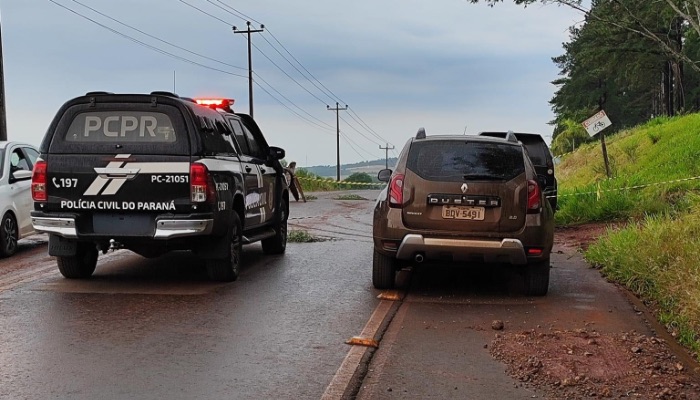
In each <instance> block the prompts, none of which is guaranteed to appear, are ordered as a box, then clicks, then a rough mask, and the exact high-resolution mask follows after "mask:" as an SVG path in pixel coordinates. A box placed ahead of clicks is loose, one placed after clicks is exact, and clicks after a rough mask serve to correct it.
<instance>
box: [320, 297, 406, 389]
mask: <svg viewBox="0 0 700 400" xmlns="http://www.w3.org/2000/svg"><path fill="white" fill-rule="evenodd" d="M405 296H406V293H405V291H403V290H385V291H383V292H382V293H380V294H379V296H377V298H379V299H380V300H381V301H380V302H379V304H378V305H377V307H376V308H375V309H374V312H373V313H372V316H371V317H370V318H369V320H368V321H367V324H365V327H364V328H363V329H362V332H361V333H360V335H359V336H354V337H352V338H350V339H348V340H347V341H346V342H345V343H346V344H349V345H351V346H352V348H351V349H350V351H349V352H348V354H347V355H346V356H345V359H344V360H343V362H342V364H341V365H340V367H339V368H338V370H337V371H336V373H335V375H334V376H333V379H331V382H330V383H329V384H328V386H327V387H326V391H325V392H324V393H323V396H321V400H349V399H354V398H355V397H356V396H357V394H358V392H359V391H360V387H361V386H362V381H363V380H364V378H365V376H366V375H367V370H368V367H369V364H370V361H372V356H374V353H375V352H376V350H377V348H378V347H379V343H380V342H381V340H382V337H383V336H384V333H385V332H386V330H387V328H388V327H389V324H390V323H391V321H392V320H393V319H394V316H395V315H396V313H397V311H398V310H399V307H401V304H402V303H403V299H404V297H405Z"/></svg>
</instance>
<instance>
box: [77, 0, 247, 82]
mask: <svg viewBox="0 0 700 400" xmlns="http://www.w3.org/2000/svg"><path fill="white" fill-rule="evenodd" d="M71 1H72V2H74V3H77V4H80V5H81V6H83V7H85V8H87V9H88V10H90V11H92V12H94V13H97V14H99V15H101V16H103V17H105V18H107V19H110V20H112V21H114V22H116V23H118V24H119V25H122V26H125V27H127V28H129V29H133V30H135V31H136V32H138V33H140V34H142V35H145V36H148V37H150V38H151V39H155V40H157V41H159V42H161V43H165V44H167V45H169V46H172V47H175V48H176V49H180V50H183V51H186V52H188V53H190V54H193V55H195V56H198V57H202V58H204V59H207V60H209V61H214V62H216V63H219V64H222V65H226V66H228V67H231V68H236V69H242V70H245V68H243V67H239V66H237V65H232V64H229V63H226V62H223V61H219V60H217V59H214V58H211V57H208V56H205V55H203V54H200V53H197V52H195V51H192V50H188V49H186V48H184V47H182V46H178V45H176V44H173V43H171V42H169V41H167V40H164V39H161V38H159V37H156V36H154V35H151V34H150V33H147V32H144V31H142V30H141V29H138V28H135V27H133V26H131V25H129V24H126V23H124V22H122V21H119V20H118V19H116V18H112V17H110V16H109V15H107V14H105V13H102V12H100V11H98V10H96V9H94V8H92V7H90V6H88V5H85V4H83V3H81V2H80V1H78V0H71Z"/></svg>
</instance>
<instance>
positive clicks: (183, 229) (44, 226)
mask: <svg viewBox="0 0 700 400" xmlns="http://www.w3.org/2000/svg"><path fill="white" fill-rule="evenodd" d="M75 220H76V219H75V217H39V216H32V225H33V226H34V229H35V230H36V231H38V232H45V233H51V234H55V235H58V236H61V237H63V238H66V239H77V238H78V235H79V233H78V229H77V227H76V221H75ZM213 227H214V220H213V219H208V218H204V219H168V218H160V219H157V220H156V229H155V232H154V234H153V235H152V236H151V237H152V238H153V239H163V240H165V239H172V238H177V237H185V236H199V235H208V234H210V233H211V232H212V229H213ZM80 236H85V237H89V236H93V234H86V235H80ZM100 236H104V234H101V235H100ZM115 236H120V235H115Z"/></svg>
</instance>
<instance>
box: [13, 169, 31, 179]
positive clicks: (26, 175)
mask: <svg viewBox="0 0 700 400" xmlns="http://www.w3.org/2000/svg"><path fill="white" fill-rule="evenodd" d="M28 179H32V171H27V170H26V169H18V170H17V171H15V172H13V173H12V175H10V180H11V181H12V182H18V181H26V180H28Z"/></svg>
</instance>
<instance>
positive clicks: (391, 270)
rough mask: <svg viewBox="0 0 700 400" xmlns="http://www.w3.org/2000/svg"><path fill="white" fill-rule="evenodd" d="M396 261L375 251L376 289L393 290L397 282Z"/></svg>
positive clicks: (374, 271) (373, 274)
mask: <svg viewBox="0 0 700 400" xmlns="http://www.w3.org/2000/svg"><path fill="white" fill-rule="evenodd" d="M395 265H396V260H395V259H394V258H393V257H389V256H385V255H384V254H382V253H380V252H378V251H377V250H376V249H375V250H374V257H373V259H372V284H373V285H374V287H375V288H376V289H391V288H393V287H394V283H395V282H396V267H395Z"/></svg>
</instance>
